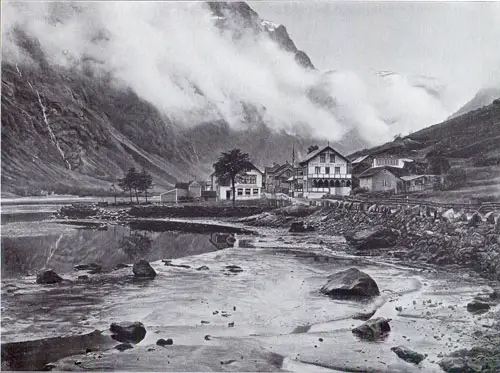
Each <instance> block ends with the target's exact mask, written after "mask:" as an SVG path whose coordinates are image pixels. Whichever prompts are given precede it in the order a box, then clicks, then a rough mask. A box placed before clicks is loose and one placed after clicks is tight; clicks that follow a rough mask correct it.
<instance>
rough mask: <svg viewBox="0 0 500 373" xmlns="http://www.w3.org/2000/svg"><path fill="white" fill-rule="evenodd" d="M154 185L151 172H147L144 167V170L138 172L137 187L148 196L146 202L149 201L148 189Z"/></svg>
mask: <svg viewBox="0 0 500 373" xmlns="http://www.w3.org/2000/svg"><path fill="white" fill-rule="evenodd" d="M152 187H153V177H152V176H151V174H150V173H149V172H147V171H146V170H145V169H144V168H143V169H142V172H141V173H140V174H138V179H137V189H139V191H141V192H144V196H145V197H146V202H148V189H151V188H152Z"/></svg>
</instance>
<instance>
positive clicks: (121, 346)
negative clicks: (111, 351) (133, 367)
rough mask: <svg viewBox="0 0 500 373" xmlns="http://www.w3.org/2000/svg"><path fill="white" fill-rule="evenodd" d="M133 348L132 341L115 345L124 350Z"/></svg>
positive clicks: (119, 349)
mask: <svg viewBox="0 0 500 373" xmlns="http://www.w3.org/2000/svg"><path fill="white" fill-rule="evenodd" d="M131 348H134V347H132V345H131V344H130V343H120V344H119V345H116V346H115V349H116V350H118V351H122V352H123V351H125V350H130V349H131Z"/></svg>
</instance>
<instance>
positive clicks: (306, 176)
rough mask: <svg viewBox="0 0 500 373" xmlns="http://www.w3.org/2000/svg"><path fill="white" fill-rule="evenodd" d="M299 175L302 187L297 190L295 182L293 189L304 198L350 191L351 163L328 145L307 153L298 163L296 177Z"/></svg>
mask: <svg viewBox="0 0 500 373" xmlns="http://www.w3.org/2000/svg"><path fill="white" fill-rule="evenodd" d="M300 174H301V175H300ZM300 176H301V177H302V185H301V187H302V189H301V191H300V190H299V184H298V183H297V184H296V189H295V191H296V192H297V194H301V195H302V196H304V197H306V198H321V197H322V196H324V195H325V194H332V195H340V196H346V195H349V194H350V192H351V188H352V175H351V164H350V162H349V161H348V160H347V158H346V157H344V156H343V155H342V154H340V153H339V152H338V151H336V150H335V149H333V148H332V147H331V146H330V145H328V146H325V147H324V148H321V149H318V150H316V151H314V152H312V153H310V154H308V155H307V156H306V158H305V159H304V160H302V161H301V162H300V163H299V169H298V170H297V178H298V177H300Z"/></svg>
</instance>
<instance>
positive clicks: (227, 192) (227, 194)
mask: <svg viewBox="0 0 500 373" xmlns="http://www.w3.org/2000/svg"><path fill="white" fill-rule="evenodd" d="M226 199H231V191H230V190H226Z"/></svg>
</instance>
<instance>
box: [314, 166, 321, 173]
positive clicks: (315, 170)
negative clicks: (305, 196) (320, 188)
mask: <svg viewBox="0 0 500 373" xmlns="http://www.w3.org/2000/svg"><path fill="white" fill-rule="evenodd" d="M320 171H321V167H317V166H316V167H314V173H315V174H319V172H320Z"/></svg>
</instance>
